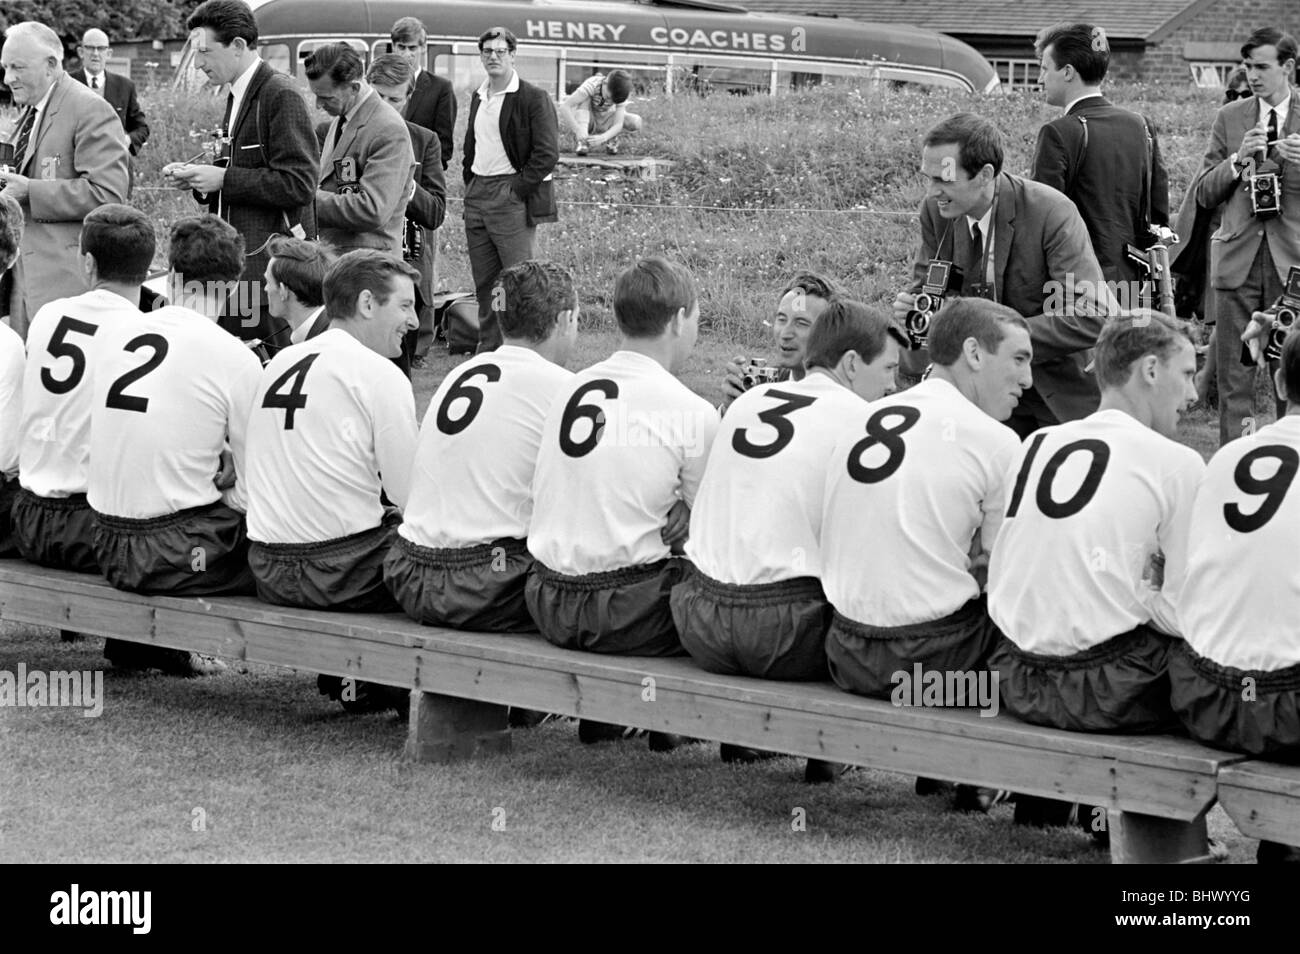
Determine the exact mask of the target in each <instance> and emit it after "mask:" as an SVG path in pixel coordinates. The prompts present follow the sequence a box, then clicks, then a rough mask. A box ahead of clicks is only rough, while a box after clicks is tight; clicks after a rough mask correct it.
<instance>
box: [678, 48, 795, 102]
mask: <svg viewBox="0 0 1300 954" xmlns="http://www.w3.org/2000/svg"><path fill="white" fill-rule="evenodd" d="M674 65H675V69H676V72H675V74H674V78H673V90H674V91H675V92H683V93H685V92H694V93H699V94H700V95H707V94H709V93H731V94H733V95H737V96H746V95H749V94H751V93H766V92H768V91H769V90H771V88H772V63H771V62H769V61H763V60H758V61H755V60H741V59H737V58H724V57H711V56H691V55H689V54H688V55H686V56H681V57H676V63H675V64H674Z"/></svg>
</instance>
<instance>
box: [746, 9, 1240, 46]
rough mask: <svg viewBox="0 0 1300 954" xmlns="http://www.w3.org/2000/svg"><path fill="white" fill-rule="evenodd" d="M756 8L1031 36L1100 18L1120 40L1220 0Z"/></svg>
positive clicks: (1175, 23)
mask: <svg viewBox="0 0 1300 954" xmlns="http://www.w3.org/2000/svg"><path fill="white" fill-rule="evenodd" d="M739 2H740V3H743V4H744V5H745V6H746V7H748V8H749V9H750V10H753V11H754V12H756V13H795V14H804V15H807V14H812V13H820V14H827V15H829V14H836V15H838V16H841V17H850V18H852V19H854V20H865V21H867V22H876V23H907V24H911V25H913V26H919V27H925V28H926V29H929V30H938V31H939V32H940V33H949V34H954V35H958V36H1028V37H1032V36H1034V35H1036V34H1037V33H1038V31H1039V30H1040V29H1042V28H1043V27H1045V26H1050V25H1051V24H1053V23H1059V22H1061V21H1067V20H1069V21H1075V22H1079V21H1082V22H1084V23H1095V24H1097V25H1098V26H1100V27H1101V28H1102V29H1104V30H1105V31H1106V33H1107V35H1109V36H1110V37H1112V38H1114V39H1117V40H1143V41H1145V42H1148V43H1151V42H1156V41H1159V40H1160V39H1162V38H1163V37H1164V36H1166V35H1167V34H1169V33H1171V32H1172V31H1173V30H1175V29H1177V28H1178V27H1179V26H1181V25H1182V24H1183V23H1184V22H1185V21H1186V20H1188V19H1189V18H1191V17H1193V16H1195V15H1196V14H1197V13H1199V12H1200V11H1201V10H1203V9H1205V8H1206V7H1208V6H1210V4H1212V3H1214V2H1216V0H1038V2H1037V3H1035V4H1034V5H1033V6H1032V8H1026V6H1025V5H1024V4H1022V3H1016V2H1014V0H813V2H809V0H739Z"/></svg>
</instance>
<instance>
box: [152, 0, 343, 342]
mask: <svg viewBox="0 0 1300 954" xmlns="http://www.w3.org/2000/svg"><path fill="white" fill-rule="evenodd" d="M186 26H187V27H188V28H189V29H190V30H197V31H199V32H198V33H197V34H196V39H195V62H196V63H197V64H198V66H199V69H201V70H203V72H204V73H206V74H207V77H208V81H209V82H211V83H212V84H214V85H216V86H220V85H222V84H225V83H229V84H230V93H229V95H228V96H227V97H226V118H225V120H224V121H223V123H222V129H223V130H227V133H226V140H227V141H226V142H225V144H224V146H223V149H222V153H223V155H222V157H221V159H220V160H219V161H218V163H217V164H215V165H191V164H188V163H178V162H173V163H169V164H168V165H166V166H165V167H164V168H163V175H164V177H165V178H167V179H169V180H170V181H171V182H172V183H173V184H175V185H176V186H177V187H178V188H182V189H192V190H194V192H195V198H196V199H198V200H199V202H200V203H202V204H203V205H205V206H206V207H207V208H208V211H210V212H214V213H216V214H217V215H220V216H221V217H222V218H223V219H225V220H226V221H227V222H229V223H230V224H231V225H233V226H234V227H235V230H236V231H238V232H239V234H240V235H242V236H243V237H244V248H245V253H246V257H245V259H244V271H243V272H242V274H241V275H240V277H239V292H238V294H237V295H236V296H232V305H233V307H230V308H228V309H227V312H226V314H225V315H224V316H223V317H222V319H221V325H222V327H224V328H226V329H227V330H229V331H231V332H232V333H234V334H237V335H239V337H241V338H245V339H253V338H260V339H262V341H263V342H264V343H265V344H266V346H267V350H268V351H269V352H271V353H274V352H275V351H277V350H278V349H280V348H282V347H284V345H285V343H286V342H287V340H288V337H289V331H288V328H287V326H286V325H285V324H284V322H283V321H281V320H279V319H276V318H272V317H271V314H270V312H269V311H268V310H267V305H266V289H265V287H264V286H263V283H262V275H263V273H264V272H265V270H266V262H267V259H268V258H269V255H268V254H267V251H266V243H267V240H268V239H269V238H270V237H271V236H272V235H293V236H295V237H297V238H308V239H310V238H315V236H316V218H315V212H314V209H313V205H312V197H313V195H314V193H315V187H316V172H317V169H318V168H319V165H320V150H319V147H318V146H317V144H316V135H315V133H314V132H313V131H312V127H311V117H310V115H309V114H308V112H307V104H306V103H305V102H304V101H303V98H302V96H301V95H300V94H299V93H298V90H297V89H296V88H295V86H294V84H293V80H292V79H290V78H289V77H288V76H285V75H284V74H282V73H277V72H276V71H275V70H273V69H271V67H269V66H267V65H266V63H264V62H263V61H262V58H261V57H260V56H258V53H257V37H258V33H257V21H256V20H254V19H253V13H252V11H251V10H250V9H249V8H248V6H247V4H245V3H243V2H241V0H207V2H205V3H203V4H200V5H199V7H198V8H197V9H196V10H195V11H194V13H192V14H191V15H190V18H189V20H188V21H187V22H186Z"/></svg>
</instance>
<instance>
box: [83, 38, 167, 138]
mask: <svg viewBox="0 0 1300 954" xmlns="http://www.w3.org/2000/svg"><path fill="white" fill-rule="evenodd" d="M77 55H78V56H80V57H81V69H79V70H73V71H72V72H71V73H69V74H68V75H69V76H71V77H72V78H73V79H74V80H76V81H77V82H78V83H84V84H85V85H86V86H88V87H90V89H91V90H92V91H93V92H95V93H98V94H99V95H100V96H102V97H104V100H105V101H106V102H107V103H108V105H110V106H112V107H113V112H115V113H117V118H118V119H119V120H121V123H122V128H123V129H125V130H126V135H127V137H128V138H129V139H130V140H131V155H133V156H138V155H139V154H140V149H141V148H142V147H143V146H144V144H145V143H146V142H148V141H149V124H148V123H147V122H146V121H145V118H144V110H143V109H141V108H140V101H139V100H138V99H136V96H135V84H134V83H132V82H131V80H130V79H128V78H127V77H125V76H123V75H121V74H120V73H110V72H108V69H107V67H108V60H109V57H111V56H112V55H113V48H112V46H110V45H109V42H108V34H107V33H105V32H104V31H103V30H96V29H90V30H87V31H86V33H85V35H84V36H82V38H81V43H79V44H78V45H77Z"/></svg>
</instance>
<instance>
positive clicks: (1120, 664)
mask: <svg viewBox="0 0 1300 954" xmlns="http://www.w3.org/2000/svg"><path fill="white" fill-rule="evenodd" d="M1174 642H1175V640H1173V639H1171V638H1170V637H1168V636H1165V635H1164V634H1163V633H1160V632H1158V631H1156V630H1154V629H1152V628H1151V627H1150V626H1146V625H1145V624H1144V625H1139V626H1138V627H1137V628H1136V629H1134V630H1131V631H1130V632H1127V633H1121V634H1120V635H1118V636H1114V637H1112V638H1110V639H1108V640H1106V641H1105V642H1103V643H1100V644H1098V645H1096V646H1094V647H1092V648H1091V649H1087V650H1084V651H1083V652H1081V653H1072V654H1071V655H1068V656H1043V655H1039V654H1037V653H1027V652H1024V651H1023V650H1021V649H1020V648H1019V647H1018V646H1016V645H1015V644H1014V643H1013V642H1011V640H1009V639H1007V638H1006V637H1003V638H1002V639H1001V640H1000V641H999V642H998V645H997V647H996V648H995V649H994V650H993V655H992V658H991V659H990V660H989V664H990V666H991V667H992V668H994V669H996V670H997V671H998V673H999V686H1000V688H1001V691H1002V707H1003V708H1004V709H1006V710H1007V711H1008V712H1010V713H1011V714H1012V715H1014V716H1017V717H1019V718H1020V719H1023V720H1024V721H1025V722H1032V723H1033V724H1035V725H1047V726H1054V727H1055V728H1058V729H1069V730H1071V731H1074V732H1163V731H1166V730H1168V729H1170V728H1173V727H1175V726H1177V724H1178V720H1177V719H1176V718H1175V716H1174V712H1173V709H1172V708H1171V707H1170V705H1169V652H1170V649H1171V646H1172V644H1173V643H1174Z"/></svg>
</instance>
